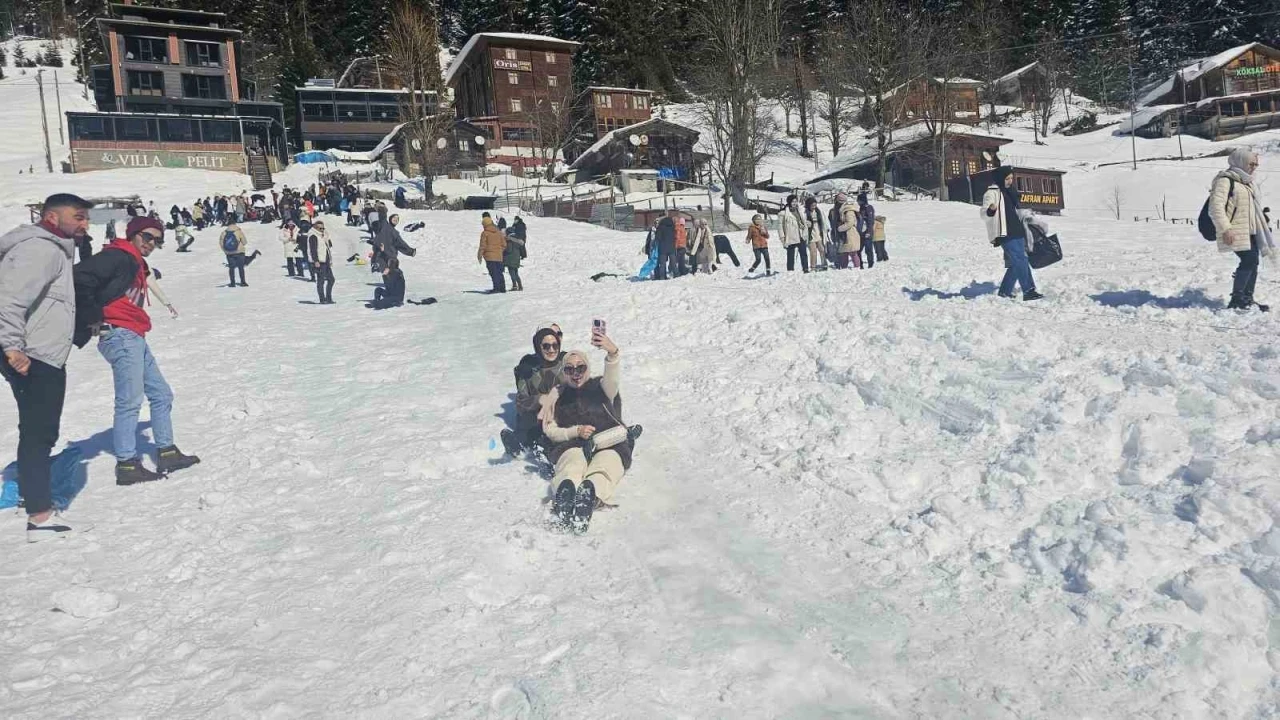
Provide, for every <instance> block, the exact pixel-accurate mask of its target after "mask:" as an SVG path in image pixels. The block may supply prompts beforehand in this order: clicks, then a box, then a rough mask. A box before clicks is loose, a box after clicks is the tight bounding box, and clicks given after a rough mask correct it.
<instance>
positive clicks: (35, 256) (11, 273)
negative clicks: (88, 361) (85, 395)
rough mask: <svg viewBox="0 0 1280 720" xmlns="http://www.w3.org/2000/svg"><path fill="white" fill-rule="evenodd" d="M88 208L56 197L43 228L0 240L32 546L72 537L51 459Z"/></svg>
mask: <svg viewBox="0 0 1280 720" xmlns="http://www.w3.org/2000/svg"><path fill="white" fill-rule="evenodd" d="M90 207H91V205H90V203H88V202H87V201H85V200H84V199H82V198H79V197H76V196H75V195H69V194H63V193H60V194H57V195H51V196H49V198H48V199H46V200H45V201H44V206H43V207H42V208H41V210H40V224H38V225H20V226H18V227H17V228H15V229H14V230H12V231H11V232H9V233H7V234H6V235H4V236H3V237H0V348H2V349H3V350H4V362H3V363H2V364H0V372H3V374H4V377H5V379H6V380H8V381H9V385H10V387H11V388H12V389H13V397H14V399H15V400H17V402H18V490H19V492H20V493H21V494H22V497H23V500H24V501H25V503H26V510H27V541H28V542H39V541H40V540H44V539H46V538H53V537H60V536H63V535H66V534H68V533H70V532H71V531H72V530H71V527H70V526H69V525H67V523H66V522H65V521H64V520H63V519H61V518H56V517H55V515H54V509H53V497H52V492H51V489H50V487H49V481H50V478H49V453H50V452H52V451H53V446H54V444H55V443H57V442H58V432H59V430H60V427H61V421H62V403H63V400H64V398H65V397H66V391H67V372H66V368H65V366H66V362H67V356H68V355H69V354H70V353H71V343H72V338H73V337H74V335H75V317H76V316H75V285H74V282H73V280H72V271H71V265H72V261H73V260H74V258H75V247H76V246H75V238H76V237H77V236H80V235H83V234H84V233H85V231H86V230H88V227H89V208H90ZM80 529H82V530H84V529H87V528H86V527H85V526H83V525H82V526H81V527H80Z"/></svg>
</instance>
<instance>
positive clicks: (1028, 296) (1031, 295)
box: [1022, 290, 1044, 300]
mask: <svg viewBox="0 0 1280 720" xmlns="http://www.w3.org/2000/svg"><path fill="white" fill-rule="evenodd" d="M1042 297H1044V296H1043V295H1041V294H1040V293H1038V292H1036V291H1035V290H1028V291H1026V292H1024V293H1022V299H1023V300H1039V299H1040V298H1042Z"/></svg>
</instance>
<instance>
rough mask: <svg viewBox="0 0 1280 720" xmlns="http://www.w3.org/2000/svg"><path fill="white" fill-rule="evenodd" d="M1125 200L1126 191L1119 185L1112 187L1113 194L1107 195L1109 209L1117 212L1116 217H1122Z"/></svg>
mask: <svg viewBox="0 0 1280 720" xmlns="http://www.w3.org/2000/svg"><path fill="white" fill-rule="evenodd" d="M1123 202H1124V192H1123V191H1121V189H1120V186H1119V185H1115V186H1113V187H1112V188H1111V194H1110V195H1108V196H1107V209H1108V210H1110V211H1111V212H1113V213H1115V216H1116V219H1117V220H1119V219H1120V210H1121V204H1122V203H1123Z"/></svg>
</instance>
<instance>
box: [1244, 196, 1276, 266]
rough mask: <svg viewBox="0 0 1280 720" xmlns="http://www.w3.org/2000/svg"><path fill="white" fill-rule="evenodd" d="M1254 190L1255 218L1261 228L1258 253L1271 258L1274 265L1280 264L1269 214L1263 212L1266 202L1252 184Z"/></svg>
mask: <svg viewBox="0 0 1280 720" xmlns="http://www.w3.org/2000/svg"><path fill="white" fill-rule="evenodd" d="M1249 189H1250V190H1251V191H1253V220H1254V224H1255V225H1257V226H1258V227H1259V228H1261V230H1259V231H1258V253H1259V254H1260V255H1262V256H1263V257H1265V258H1267V259H1269V260H1270V261H1271V264H1272V265H1273V266H1276V265H1280V253H1277V252H1276V241H1275V237H1273V236H1272V234H1271V228H1270V227H1268V226H1267V216H1266V215H1263V214H1262V207H1263V205H1264V204H1265V203H1263V202H1262V198H1260V197H1258V189H1257V188H1256V187H1253V186H1250V188H1249Z"/></svg>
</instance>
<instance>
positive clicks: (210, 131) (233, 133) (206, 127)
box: [200, 120, 240, 143]
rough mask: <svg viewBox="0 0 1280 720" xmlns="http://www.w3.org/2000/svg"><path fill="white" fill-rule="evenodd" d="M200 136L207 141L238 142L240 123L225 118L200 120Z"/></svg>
mask: <svg viewBox="0 0 1280 720" xmlns="http://www.w3.org/2000/svg"><path fill="white" fill-rule="evenodd" d="M200 137H202V138H203V139H204V142H207V143H237V142H240V125H239V123H236V122H229V121H227V120H201V121H200Z"/></svg>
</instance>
